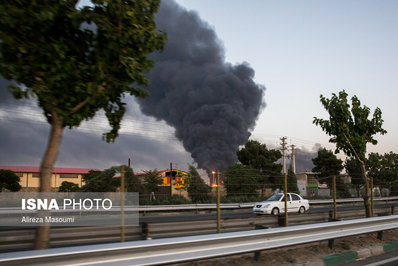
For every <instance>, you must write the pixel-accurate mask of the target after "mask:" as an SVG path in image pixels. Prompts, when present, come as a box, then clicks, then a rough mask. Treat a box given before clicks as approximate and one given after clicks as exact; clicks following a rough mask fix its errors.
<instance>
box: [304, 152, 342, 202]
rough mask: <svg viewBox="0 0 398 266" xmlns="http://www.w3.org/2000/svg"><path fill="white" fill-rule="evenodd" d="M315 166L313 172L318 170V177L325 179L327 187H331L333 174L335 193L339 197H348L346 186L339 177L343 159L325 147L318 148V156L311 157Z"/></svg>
mask: <svg viewBox="0 0 398 266" xmlns="http://www.w3.org/2000/svg"><path fill="white" fill-rule="evenodd" d="M312 162H313V163H314V165H315V167H314V168H312V171H313V172H318V177H319V178H320V179H321V180H325V181H326V183H327V184H328V187H329V188H333V176H335V177H336V194H337V195H338V196H340V197H348V196H349V192H348V188H347V187H346V185H345V184H344V182H343V180H341V178H340V177H339V175H340V172H341V170H343V168H344V166H343V161H342V160H340V159H338V158H337V157H336V155H335V154H334V153H333V152H332V151H330V150H327V149H325V148H323V149H319V150H318V156H317V157H315V158H313V159H312Z"/></svg>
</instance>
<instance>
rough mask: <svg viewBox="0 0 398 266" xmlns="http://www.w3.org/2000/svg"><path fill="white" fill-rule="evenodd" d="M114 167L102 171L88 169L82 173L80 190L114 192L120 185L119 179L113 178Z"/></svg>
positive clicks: (114, 173)
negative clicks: (86, 172)
mask: <svg viewBox="0 0 398 266" xmlns="http://www.w3.org/2000/svg"><path fill="white" fill-rule="evenodd" d="M116 172H117V170H116V167H111V168H109V169H105V170H104V171H90V172H88V174H84V175H83V182H84V183H85V184H84V186H83V187H82V191H85V192H114V191H116V189H117V188H118V187H119V186H120V179H119V178H118V179H117V178H114V177H115V175H116Z"/></svg>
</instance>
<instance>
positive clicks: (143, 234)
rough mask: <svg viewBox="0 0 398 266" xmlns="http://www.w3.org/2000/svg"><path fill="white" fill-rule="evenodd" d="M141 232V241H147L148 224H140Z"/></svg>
mask: <svg viewBox="0 0 398 266" xmlns="http://www.w3.org/2000/svg"><path fill="white" fill-rule="evenodd" d="M141 228H142V229H141V232H142V239H144V240H147V239H149V226H148V223H142V224H141Z"/></svg>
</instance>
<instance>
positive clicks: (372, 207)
mask: <svg viewBox="0 0 398 266" xmlns="http://www.w3.org/2000/svg"><path fill="white" fill-rule="evenodd" d="M373 213H374V202H373V177H372V176H371V177H370V217H373Z"/></svg>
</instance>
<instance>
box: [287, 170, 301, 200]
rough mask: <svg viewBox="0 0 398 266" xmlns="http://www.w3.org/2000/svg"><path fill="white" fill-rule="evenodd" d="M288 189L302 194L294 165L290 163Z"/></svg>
mask: <svg viewBox="0 0 398 266" xmlns="http://www.w3.org/2000/svg"><path fill="white" fill-rule="evenodd" d="M287 191H288V192H293V193H297V194H300V191H299V189H298V187H297V177H296V174H295V173H294V172H293V166H292V165H290V166H289V169H288V171H287Z"/></svg>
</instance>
